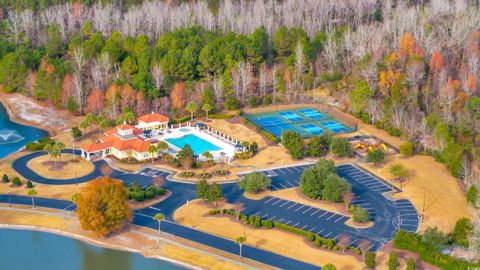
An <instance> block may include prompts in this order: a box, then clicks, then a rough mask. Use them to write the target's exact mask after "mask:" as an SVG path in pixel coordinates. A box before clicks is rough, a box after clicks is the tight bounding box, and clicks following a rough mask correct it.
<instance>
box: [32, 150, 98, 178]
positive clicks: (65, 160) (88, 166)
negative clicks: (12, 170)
mask: <svg viewBox="0 0 480 270" xmlns="http://www.w3.org/2000/svg"><path fill="white" fill-rule="evenodd" d="M74 158H75V160H76V161H74ZM27 166H28V167H29V168H30V169H31V170H33V171H34V172H36V173H37V174H38V175H40V176H43V177H46V178H54V179H71V178H75V177H82V176H85V175H88V174H90V173H91V172H93V170H94V169H95V166H94V165H93V163H92V162H90V161H87V160H85V159H83V158H81V157H79V156H76V157H74V156H73V155H72V154H62V158H61V160H57V167H55V164H54V162H53V160H51V159H50V158H49V156H48V155H44V156H40V157H37V158H34V159H32V160H30V161H29V162H28V163H27Z"/></svg>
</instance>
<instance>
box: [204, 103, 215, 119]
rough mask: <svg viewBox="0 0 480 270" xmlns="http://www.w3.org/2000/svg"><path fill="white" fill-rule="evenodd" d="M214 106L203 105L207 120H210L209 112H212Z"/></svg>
mask: <svg viewBox="0 0 480 270" xmlns="http://www.w3.org/2000/svg"><path fill="white" fill-rule="evenodd" d="M212 109H213V108H212V105H210V103H205V104H203V107H202V110H204V111H205V118H206V119H207V120H208V112H210V111H211V110H212Z"/></svg>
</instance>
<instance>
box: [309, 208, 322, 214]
mask: <svg viewBox="0 0 480 270" xmlns="http://www.w3.org/2000/svg"><path fill="white" fill-rule="evenodd" d="M318 211H320V209H317V211H315V212H313V213H311V214H310V216H313V215H315V214H316V213H318Z"/></svg>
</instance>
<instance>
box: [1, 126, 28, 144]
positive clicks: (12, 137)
mask: <svg viewBox="0 0 480 270" xmlns="http://www.w3.org/2000/svg"><path fill="white" fill-rule="evenodd" d="M24 139H25V137H23V136H22V135H20V134H19V133H18V132H17V131H16V130H12V129H2V130H0V145H3V144H10V143H17V142H20V141H23V140H24Z"/></svg>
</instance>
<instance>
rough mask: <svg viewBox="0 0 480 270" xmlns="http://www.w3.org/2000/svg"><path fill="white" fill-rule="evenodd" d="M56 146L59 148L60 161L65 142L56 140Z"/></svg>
mask: <svg viewBox="0 0 480 270" xmlns="http://www.w3.org/2000/svg"><path fill="white" fill-rule="evenodd" d="M53 147H54V148H56V149H57V150H58V156H59V157H60V162H61V161H62V150H63V149H65V144H64V143H63V142H56V143H55V144H54V145H53Z"/></svg>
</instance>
